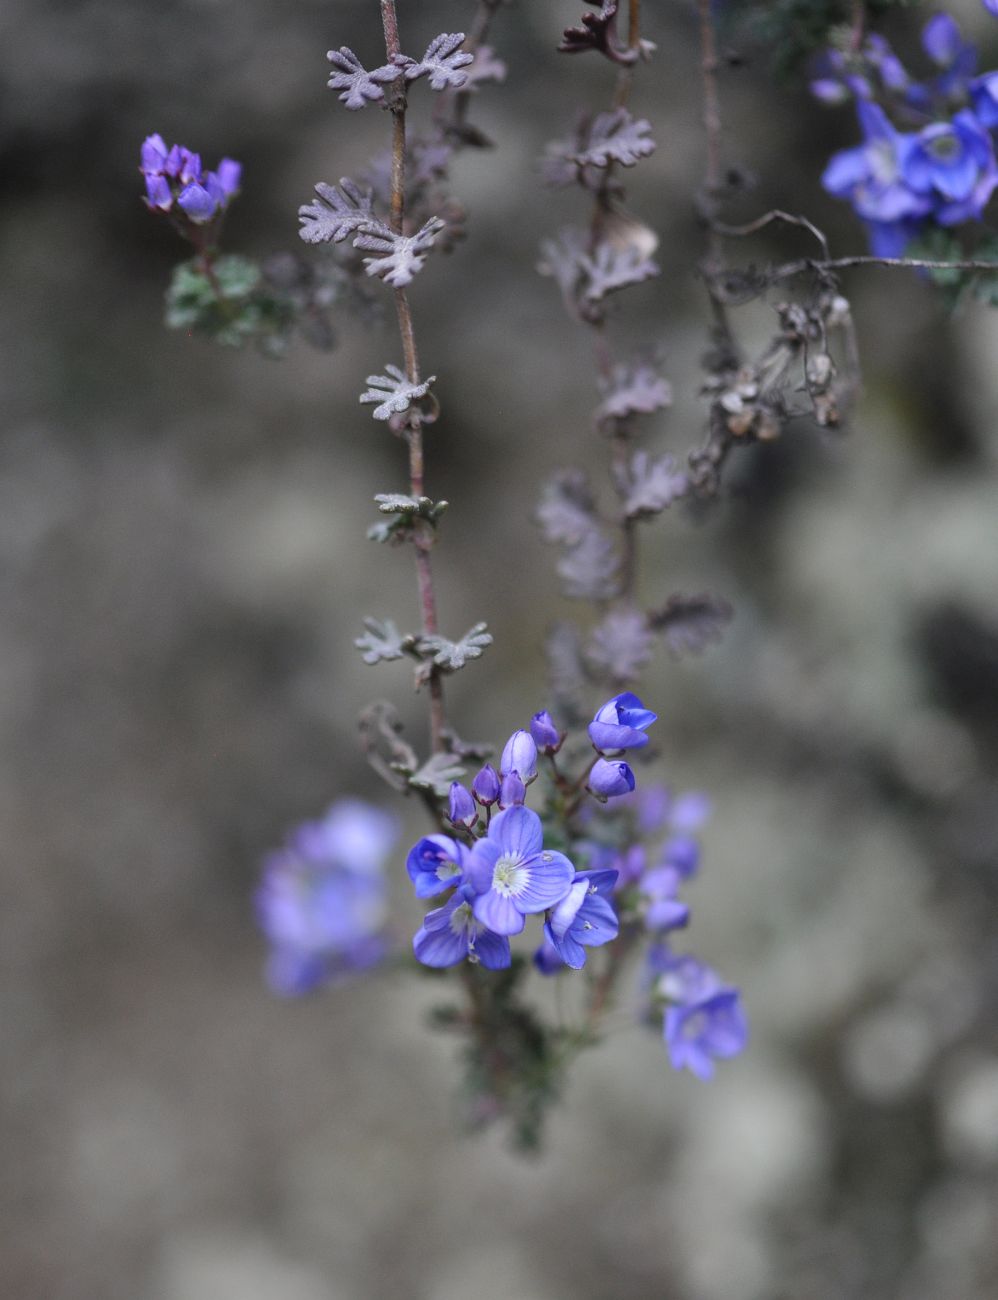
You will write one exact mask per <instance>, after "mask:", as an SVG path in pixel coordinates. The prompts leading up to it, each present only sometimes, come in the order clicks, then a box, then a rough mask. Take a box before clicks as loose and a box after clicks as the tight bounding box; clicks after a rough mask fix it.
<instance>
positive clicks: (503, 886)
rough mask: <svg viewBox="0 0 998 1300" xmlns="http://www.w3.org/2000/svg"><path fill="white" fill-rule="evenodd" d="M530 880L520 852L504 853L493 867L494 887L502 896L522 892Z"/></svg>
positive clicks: (510, 895) (506, 896)
mask: <svg viewBox="0 0 998 1300" xmlns="http://www.w3.org/2000/svg"><path fill="white" fill-rule="evenodd" d="M529 880H530V872H529V871H528V870H527V868H526V867H525V866H524V865H523V858H522V857H521V856H520V854H519V853H504V854H503V855H502V857H501V858H500V859H499V861H498V862H497V863H496V865H495V867H494V868H493V869H492V888H493V889H494V890H495V891H496V893H497V894H499V895H500V896H501V897H502V898H511V897H512V896H513V895H514V894H519V893H522V892H523V890H524V889H525V888H526V886H527V884H528V882H529Z"/></svg>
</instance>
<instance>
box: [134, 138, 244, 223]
mask: <svg viewBox="0 0 998 1300" xmlns="http://www.w3.org/2000/svg"><path fill="white" fill-rule="evenodd" d="M139 171H140V172H141V173H142V175H143V176H144V177H145V180H146V203H147V204H148V205H149V207H150V208H152V209H153V210H154V211H157V212H171V211H174V210H175V209H179V210H180V212H181V213H182V214H183V215H184V216H185V217H186V218H187V219H188V220H189V221H193V222H194V224H195V225H197V226H204V225H206V224H207V223H208V222H209V221H213V220H214V219H215V218H216V217H218V216H221V214H222V213H223V212H224V211H225V209H226V208H227V207H228V206H229V203H230V202H231V200H232V199H234V198H235V196H236V195H237V194H238V193H239V178H240V176H241V174H242V167H241V165H240V164H239V163H237V162H234V161H233V160H232V159H231V158H223V159H222V161H221V162H220V163H219V164H218V169H217V171H204V170H203V169H202V167H201V155H200V154H196V153H192V152H191V151H190V149H186V148H184V146H183V145H179V144H175V145H173V146H172V148H170V149H167V147H166V141H165V140H164V139H163V137H162V136H161V135H159V134H156V135H150V136H147V137H146V139H145V140H144V141H143V142H142V161H141V164H140V166H139Z"/></svg>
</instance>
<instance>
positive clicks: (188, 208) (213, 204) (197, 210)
mask: <svg viewBox="0 0 998 1300" xmlns="http://www.w3.org/2000/svg"><path fill="white" fill-rule="evenodd" d="M177 207H178V208H183V210H184V211H185V212H186V213H187V215H188V216H189V217H190V219H191V220H192V221H193V222H195V223H196V224H197V225H199V226H203V225H204V223H205V222H206V221H210V220H211V219H212V217H213V216H214V215H215V213H216V212H217V211H218V203H217V201H216V200H215V199H213V198H212V197H211V195H210V194H209V193H208V191H207V190H206V189H205V188H204V186H203V185H199V184H198V183H197V182H196V181H192V182H191V184H189V185H185V186H184V188H183V189H182V190H181V191H180V194H179V195H178V196H177Z"/></svg>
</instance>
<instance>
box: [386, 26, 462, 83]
mask: <svg viewBox="0 0 998 1300" xmlns="http://www.w3.org/2000/svg"><path fill="white" fill-rule="evenodd" d="M463 44H464V32H441V33H440V35H439V36H435V37H434V38H433V40H432V41H431V42H430V44H429V45H428V46H427V48H426V53H425V54H424V55H423V57H422V59H420V60H419V61H418V62H417V61H416V60H415V59H410V58H409V56H408V55H406V54H398V55H396V56H395V62H396V64H397V65H398V67H400V68H401V69H402V71H403V72H404V73H405V79H406V81H416V80H417V79H418V78H419V77H425V76H428V77H429V78H430V88H431V89H432V90H447V89H453V90H460V89H461V87H462V86H463V85H465V84H466V82H467V80H468V74H467V73H466V72H461V71H460V69H461V68H466V67H467V66H468V64H469V63H471V62H472V60H473V59H474V57H475V56H474V55H473V54H469V53H468V52H467V51H465V50H462V49H461V48H460V47H461V46H462V45H463Z"/></svg>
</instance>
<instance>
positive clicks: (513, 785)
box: [499, 772, 527, 808]
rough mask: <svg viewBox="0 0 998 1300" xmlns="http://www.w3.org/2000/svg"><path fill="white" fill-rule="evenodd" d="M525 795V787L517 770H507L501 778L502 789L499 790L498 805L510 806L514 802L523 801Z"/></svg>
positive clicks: (502, 806)
mask: <svg viewBox="0 0 998 1300" xmlns="http://www.w3.org/2000/svg"><path fill="white" fill-rule="evenodd" d="M526 797H527V787H526V786H525V785H524V784H523V782H522V781H521V780H520V774H519V772H507V774H506V775H505V776H504V777H503V779H502V789H501V790H500V791H499V807H500V808H511V807H513V806H514V805H515V804H521V803H523V801H524V799H526Z"/></svg>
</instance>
